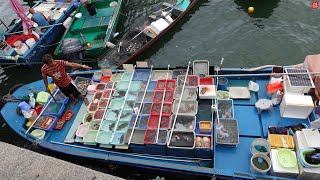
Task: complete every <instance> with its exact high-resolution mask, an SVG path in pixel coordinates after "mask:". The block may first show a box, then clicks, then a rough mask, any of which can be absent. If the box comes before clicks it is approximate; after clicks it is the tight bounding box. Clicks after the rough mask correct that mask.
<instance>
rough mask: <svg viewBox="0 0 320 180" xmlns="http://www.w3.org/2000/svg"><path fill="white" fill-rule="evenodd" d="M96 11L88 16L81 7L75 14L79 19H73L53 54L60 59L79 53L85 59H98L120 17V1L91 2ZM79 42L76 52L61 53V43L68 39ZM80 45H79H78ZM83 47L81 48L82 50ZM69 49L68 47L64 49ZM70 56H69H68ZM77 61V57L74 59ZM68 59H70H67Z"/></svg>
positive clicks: (95, 0) (110, 38)
mask: <svg viewBox="0 0 320 180" xmlns="http://www.w3.org/2000/svg"><path fill="white" fill-rule="evenodd" d="M92 4H93V6H94V7H95V9H96V14H95V15H90V13H89V12H88V11H87V9H86V8H85V7H84V6H83V5H81V6H80V8H78V10H77V12H76V13H81V16H82V17H81V18H79V19H78V18H76V17H74V18H73V21H72V25H71V27H70V29H68V31H66V32H65V34H64V36H63V37H62V40H61V41H60V43H59V45H58V47H57V48H56V50H55V52H54V54H55V55H56V56H58V57H60V58H69V56H73V55H72V54H74V53H75V54H76V55H77V54H78V53H81V54H83V55H81V56H82V57H80V59H81V58H83V56H86V57H98V56H100V55H101V54H102V53H103V52H105V50H106V42H108V41H112V39H113V34H114V32H115V30H116V27H117V23H118V19H119V16H120V11H121V5H122V0H117V1H113V0H106V1H99V0H94V1H92ZM71 38H72V39H75V40H76V41H79V42H81V44H82V45H81V47H77V48H79V49H77V51H72V52H71V53H70V52H66V51H65V52H63V49H64V47H63V46H66V45H63V42H64V41H65V40H66V41H67V40H70V39H71ZM79 44H80V43H79ZM82 47H83V48H82ZM65 48H69V47H65ZM70 54H71V55H70ZM75 58H76V59H79V57H75ZM69 59H70V58H69Z"/></svg>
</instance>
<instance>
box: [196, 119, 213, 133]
mask: <svg viewBox="0 0 320 180" xmlns="http://www.w3.org/2000/svg"><path fill="white" fill-rule="evenodd" d="M199 131H200V132H201V133H211V131H212V123H211V121H200V122H199Z"/></svg>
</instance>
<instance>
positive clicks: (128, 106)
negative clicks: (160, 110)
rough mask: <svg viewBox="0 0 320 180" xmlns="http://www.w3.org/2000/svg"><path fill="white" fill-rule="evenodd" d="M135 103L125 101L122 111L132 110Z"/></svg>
mask: <svg viewBox="0 0 320 180" xmlns="http://www.w3.org/2000/svg"><path fill="white" fill-rule="evenodd" d="M134 104H135V101H133V100H126V102H125V104H124V107H123V109H124V110H132V109H133V108H134V107H135V106H134Z"/></svg>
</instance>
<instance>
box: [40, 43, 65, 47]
mask: <svg viewBox="0 0 320 180" xmlns="http://www.w3.org/2000/svg"><path fill="white" fill-rule="evenodd" d="M59 43H60V42H57V43H53V44H49V45H38V46H39V47H49V46H54V45H57V44H59Z"/></svg>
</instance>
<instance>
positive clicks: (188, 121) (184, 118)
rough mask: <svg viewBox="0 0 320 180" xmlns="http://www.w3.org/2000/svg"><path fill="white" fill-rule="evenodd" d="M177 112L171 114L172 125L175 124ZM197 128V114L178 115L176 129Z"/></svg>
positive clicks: (188, 129) (190, 129)
mask: <svg viewBox="0 0 320 180" xmlns="http://www.w3.org/2000/svg"><path fill="white" fill-rule="evenodd" d="M175 116H176V115H175V114H172V115H171V124H172V125H171V127H172V126H173V123H174V119H175ZM195 128H196V116H188V115H177V119H176V124H175V127H174V129H175V130H183V131H194V130H195Z"/></svg>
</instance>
